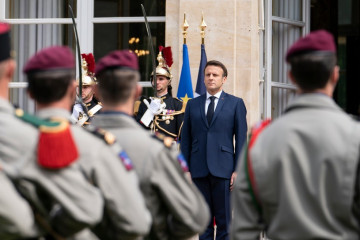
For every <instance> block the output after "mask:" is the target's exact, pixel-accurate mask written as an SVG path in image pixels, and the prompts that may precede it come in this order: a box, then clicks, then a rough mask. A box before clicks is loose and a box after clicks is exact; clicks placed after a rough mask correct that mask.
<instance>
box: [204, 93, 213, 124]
mask: <svg viewBox="0 0 360 240" xmlns="http://www.w3.org/2000/svg"><path fill="white" fill-rule="evenodd" d="M214 107H215V97H214V96H211V97H210V104H209V106H208V110H207V114H206V118H207V120H208V123H209V125H210V123H211V120H212V118H213V116H214Z"/></svg>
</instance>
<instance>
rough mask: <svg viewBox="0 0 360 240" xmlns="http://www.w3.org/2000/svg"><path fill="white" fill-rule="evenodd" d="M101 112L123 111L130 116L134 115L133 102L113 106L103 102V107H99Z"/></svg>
mask: <svg viewBox="0 0 360 240" xmlns="http://www.w3.org/2000/svg"><path fill="white" fill-rule="evenodd" d="M101 111H103V112H107V111H108V112H123V113H126V114H128V115H130V116H132V115H134V103H132V102H127V103H125V104H119V105H115V106H110V105H108V104H105V103H103V107H102V109H101Z"/></svg>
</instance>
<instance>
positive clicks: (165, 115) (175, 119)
mask: <svg viewBox="0 0 360 240" xmlns="http://www.w3.org/2000/svg"><path fill="white" fill-rule="evenodd" d="M161 99H162V102H164V103H165V104H166V107H165V110H164V111H163V112H161V113H160V114H158V115H156V116H154V120H153V122H152V123H151V125H150V127H149V128H148V129H151V130H152V131H153V132H159V133H161V134H163V135H165V136H168V137H171V138H173V139H175V140H178V139H179V138H180V133H181V129H182V125H183V121H184V113H185V105H183V102H182V101H180V100H179V99H177V98H173V97H171V96H170V94H166V95H165V96H162V97H161ZM148 101H149V103H150V102H151V99H148ZM146 110H147V106H146V105H145V103H144V102H141V103H140V105H139V109H138V111H137V112H138V113H137V115H136V120H137V121H138V122H140V124H142V123H141V118H142V116H143V115H144V113H145V112H146ZM142 126H144V125H143V124H142ZM144 127H145V126H144ZM145 128H147V127H145Z"/></svg>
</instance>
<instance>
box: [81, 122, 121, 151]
mask: <svg viewBox="0 0 360 240" xmlns="http://www.w3.org/2000/svg"><path fill="white" fill-rule="evenodd" d="M85 132H87V133H89V134H90V135H92V136H93V137H95V138H96V139H98V140H100V141H102V142H103V143H105V144H106V145H109V146H110V145H113V144H114V143H115V141H116V137H115V135H114V134H112V133H111V132H109V131H107V130H105V129H103V128H99V127H95V126H93V125H91V124H90V125H89V126H87V127H86V128H85Z"/></svg>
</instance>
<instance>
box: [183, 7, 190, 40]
mask: <svg viewBox="0 0 360 240" xmlns="http://www.w3.org/2000/svg"><path fill="white" fill-rule="evenodd" d="M182 28H183V32H182V34H183V36H184V44H186V37H187V29H188V28H189V24H188V22H187V21H186V13H184V24H183V26H182Z"/></svg>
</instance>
